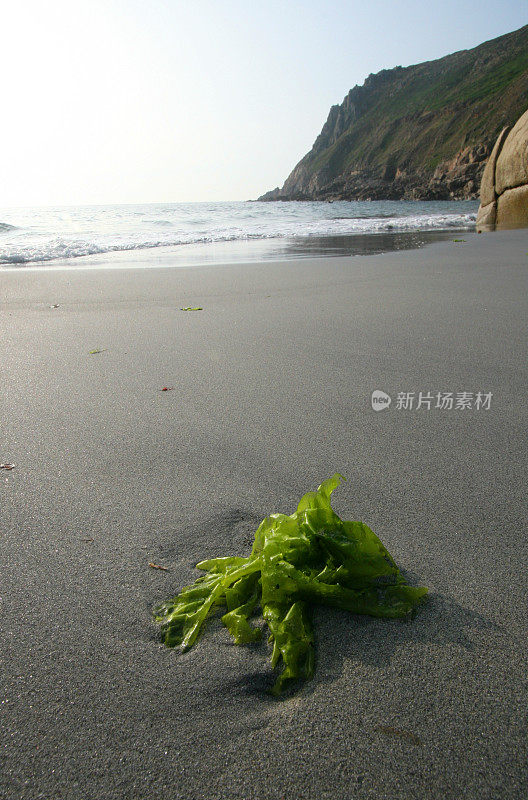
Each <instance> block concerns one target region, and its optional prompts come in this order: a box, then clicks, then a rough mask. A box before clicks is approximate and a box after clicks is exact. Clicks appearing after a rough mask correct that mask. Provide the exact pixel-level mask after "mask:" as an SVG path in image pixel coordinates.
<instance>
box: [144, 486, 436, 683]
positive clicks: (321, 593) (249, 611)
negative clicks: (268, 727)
mask: <svg viewBox="0 0 528 800" xmlns="http://www.w3.org/2000/svg"><path fill="white" fill-rule="evenodd" d="M342 480H345V479H344V478H343V476H342V475H339V474H338V473H336V474H335V475H334V476H333V477H332V478H329V479H328V480H326V481H324V482H323V483H322V484H321V485H320V486H319V488H318V490H317V492H308V494H305V495H304V497H303V498H302V499H301V501H300V503H299V505H298V506H297V511H296V512H295V513H294V514H292V515H291V516H287V515H286V514H271V515H270V516H269V517H266V519H264V520H263V522H262V523H261V524H260V526H259V528H258V530H257V532H256V534H255V542H254V544H253V549H252V550H251V555H250V556H249V557H248V558H238V557H234V558H229V557H228V558H213V559H210V560H208V561H201V562H200V563H199V564H197V567H198V569H201V570H204V571H205V573H206V574H205V575H203V576H202V577H200V578H198V580H196V581H195V582H194V583H193V584H192V586H187V587H185V588H184V589H182V591H181V592H180V593H179V595H177V597H175V598H173V599H172V600H169V601H168V602H167V603H163V604H162V605H160V606H158V607H157V608H156V609H155V616H156V620H157V621H158V622H160V623H161V631H162V636H163V641H164V642H165V644H166V645H167V646H168V647H176V646H180V648H181V650H182V651H183V650H188V649H189V648H190V647H191V646H192V645H193V644H194V642H195V641H196V639H197V637H198V635H199V633H200V631H201V630H202V628H203V626H204V623H205V620H206V618H207V617H208V615H209V614H210V612H211V611H212V610H213V609H214V608H215V607H217V606H225V607H227V613H225V614H224V616H223V617H222V622H223V624H224V625H225V626H226V628H227V629H228V630H229V632H230V634H231V635H232V637H233V639H234V640H235V642H236V644H245V643H248V642H255V641H257V640H258V639H260V637H261V633H262V632H261V629H260V628H256V627H254V626H253V625H251V623H250V619H251V617H252V616H253V615H254V614H255V613H256V611H257V608H259V607H260V609H261V611H262V616H263V617H264V619H265V621H266V623H267V625H268V628H269V631H270V637H269V641H270V642H273V652H272V656H271V663H272V666H273V667H277V666H279V664H280V663H282V666H283V669H282V671H281V672H280V674H279V676H278V678H277V680H276V682H275V684H274V686H273V688H272V690H271V691H272V693H273V694H274V695H279V694H280V693H281V692H282V691H283V690H284V688H285V687H286V686H287V685H288V684H289V683H290V682H291V681H295V680H309V679H310V678H311V677H312V676H313V674H314V665H315V658H314V634H313V626H312V610H313V607H314V606H315V605H316V604H319V603H321V604H323V605H327V606H333V607H335V608H342V609H345V610H347V611H351V612H352V613H354V614H369V615H370V616H373V617H387V618H391V619H393V618H396V617H406V616H408V615H410V614H411V613H412V612H413V611H414V609H415V608H416V607H417V606H418V604H419V603H420V602H422V601H423V600H424V599H425V596H426V594H427V589H426V588H425V587H412V586H408V585H407V583H406V582H405V580H404V578H403V576H402V575H401V572H400V570H399V569H398V567H397V566H396V564H395V562H394V559H393V558H392V556H391V555H390V553H389V552H388V550H387V549H386V548H385V547H384V546H383V544H382V543H381V541H380V540H379V539H378V537H377V536H376V535H375V534H374V533H373V532H372V531H371V530H370V528H369V527H367V525H365V524H364V523H363V522H350V521H345V520H341V519H340V518H339V517H338V516H337V514H336V513H335V512H334V511H333V510H332V507H331V505H330V496H331V494H332V492H333V491H334V489H335V488H336V487H337V486H339V484H340V483H341V481H342Z"/></svg>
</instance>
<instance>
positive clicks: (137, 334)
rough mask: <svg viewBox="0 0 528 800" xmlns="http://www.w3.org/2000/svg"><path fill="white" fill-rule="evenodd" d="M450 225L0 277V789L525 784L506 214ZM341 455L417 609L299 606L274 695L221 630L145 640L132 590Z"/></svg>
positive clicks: (172, 576)
mask: <svg viewBox="0 0 528 800" xmlns="http://www.w3.org/2000/svg"><path fill="white" fill-rule="evenodd" d="M461 238H463V239H464V241H461V242H454V241H452V240H449V241H442V242H437V243H434V244H431V245H429V246H427V247H425V248H423V249H420V250H413V251H401V252H393V253H387V254H384V255H372V256H357V257H351V258H346V257H334V258H314V259H303V260H291V261H287V262H283V263H282V262H270V263H263V264H255V263H252V264H248V265H244V264H236V265H223V266H204V267H197V266H194V267H192V268H185V267H178V268H170V253H167V254H166V256H165V254H164V253H163V252H162V251H158V252H157V253H156V255H155V257H156V259H157V260H158V262H159V263H160V266H163V267H166V268H159V269H158V268H151V269H139V268H137V269H133V268H130V269H123V268H120V269H91V270H90V269H80V268H78V267H77V268H75V269H72V270H66V269H65V270H56V271H53V270H46V269H35V270H18V269H7V270H5V271H3V272H1V273H0V284H1V286H2V313H1V325H2V359H1V363H0V369H1V386H2V416H1V449H0V462H2V463H13V464H15V468H14V469H13V470H11V471H7V470H0V484H1V497H2V500H1V509H0V541H1V585H0V596H1V613H0V628H1V631H0V641H1V648H0V651H1V663H0V675H1V685H2V698H1V705H0V709H1V717H0V720H1V723H0V724H1V727H0V730H1V747H0V752H1V764H0V797H1V798H2V800H37V798H42V799H43V800H125V799H126V800H180V799H181V800H198V799H202V798H203V800H261V799H262V800H282V799H283V798H292V799H293V800H325V799H326V798H328V800H349V799H352V798H354V799H355V798H358V800H363V799H365V800H367V798H369V799H370V798H372V800H374V798H375V799H376V800H410V798H413V800H428V799H429V798H435V799H436V798H438V800H451V799H453V800H455V799H456V800H459V799H460V798H466V800H499V799H500V800H513V799H514V798H515V800H517V799H519V800H520V798H525V797H526V796H527V794H528V767H527V749H528V748H527V738H526V721H527V685H528V682H527V661H528V659H527V658H526V634H527V628H528V614H527V604H526V590H527V582H526V566H527V565H526V534H525V529H526V522H525V520H526V505H525V495H526V475H527V473H526V422H527V420H526V417H527V413H526V407H527V406H526V391H527V381H526V352H527V350H526V319H527V310H528V309H527V305H528V302H527V297H528V294H527V273H528V255H527V251H528V231H526V230H525V231H511V232H510V231H508V232H503V233H495V234H485V235H482V236H477V235H476V234H472V233H468V234H464V235H463V237H461ZM164 259H166V263H161V262H163V260H164ZM109 264H111V260H109ZM120 266H121V267H122V264H121V265H120ZM55 304H57V305H58V307H57V308H52V307H51V306H53V305H55ZM185 306H202V307H203V311H200V312H194V313H185V312H182V311H180V308H181V307H185ZM94 349H100V350H101V351H102V352H100V353H96V354H89V351H90V350H94ZM164 386H166V387H173V388H172V391H170V392H162V391H161V389H162V387H164ZM375 389H379V390H383V391H384V392H386V393H388V394H389V395H390V396H391V397H392V403H391V406H390V407H389V408H388V409H386V410H384V411H382V412H379V413H375V412H374V411H373V410H372V408H371V393H372V392H373V390H375ZM413 392H414V393H415V398H414V404H415V405H416V401H417V398H418V393H419V392H422V393H424V394H425V393H428V392H429V393H431V394H432V395H434V397H435V398H436V394H437V393H438V392H443V393H445V392H453V393H454V394H455V397H456V393H459V392H468V393H472V394H473V398H472V399H473V408H466V409H456V408H453V409H451V410H449V409H443V410H442V409H437V408H435V407H434V403H433V404H432V407H431V408H430V409H429V410H427V408H426V407H423V406H422V408H420V409H418V410H416V408H413V409H405V408H398V402H397V397H398V394H399V393H413ZM478 392H481V393H482V394H489V393H491V395H492V397H491V400H490V402H489V408H478V409H477V408H475V407H474V405H475V398H476V395H477V393H478ZM336 471H338V472H341V473H343V474H344V475H345V476H346V477H347V482H346V483H344V484H343V485H342V486H341V487H340V488H339V489H338V490H337V491H336V492H335V494H334V500H333V503H334V507H335V509H336V511H337V513H338V514H340V515H341V516H342V517H343V518H347V519H360V520H363V521H364V522H365V523H367V524H368V525H369V526H370V527H371V528H372V529H373V530H374V531H375V532H376V533H377V534H378V536H379V537H380V538H381V540H382V541H383V543H384V544H385V545H386V546H387V548H388V549H389V550H390V552H391V553H392V555H393V556H394V558H395V559H396V562H397V563H398V565H399V566H400V567H401V568H402V569H403V570H404V571H405V573H406V575H407V577H408V578H409V580H410V581H411V582H412V583H414V584H416V585H425V586H428V587H429V590H430V599H429V601H428V603H427V604H426V605H424V606H423V608H422V609H421V610H420V611H419V613H418V614H417V616H416V617H415V619H414V620H412V621H406V622H401V621H385V620H375V619H370V618H366V617H356V616H352V615H349V614H347V613H344V612H339V611H334V610H329V609H323V608H320V609H318V610H317V611H316V615H315V628H316V636H317V650H316V658H317V665H316V673H315V678H314V679H313V680H312V681H311V682H309V683H307V684H305V685H304V686H303V687H301V689H300V691H299V692H298V693H297V694H296V695H294V696H292V697H288V698H287V699H285V700H281V701H277V700H275V699H273V698H272V697H270V696H269V695H268V694H266V689H267V688H268V687H269V686H270V683H271V681H272V675H271V669H270V664H269V656H270V652H269V649H268V647H267V645H266V644H265V642H264V643H262V644H260V645H258V646H250V647H247V646H246V647H238V646H235V645H233V644H232V643H231V641H230V638H229V635H228V633H227V631H226V629H225V628H223V627H222V625H221V623H220V621H219V620H218V619H216V620H214V619H213V620H212V621H211V622H210V623H209V624H208V627H207V630H206V633H205V635H204V636H203V637H202V638H201V639H200V640H199V642H198V643H197V644H196V646H195V647H194V648H193V649H191V650H190V651H189V652H187V653H185V654H183V655H180V654H178V653H177V652H175V651H172V650H169V649H167V648H165V647H164V646H163V645H162V644H161V643H160V641H159V636H158V631H157V628H156V626H155V624H154V622H153V620H152V616H151V610H152V607H153V606H154V605H155V604H156V603H158V602H160V601H162V600H165V599H167V598H169V597H171V596H173V595H174V594H175V593H176V592H177V590H178V589H179V588H181V587H182V586H183V585H186V584H188V583H190V582H192V581H193V580H194V579H195V578H196V577H197V575H198V573H197V571H196V570H195V569H194V565H195V564H196V562H197V561H199V560H201V559H204V558H207V557H212V556H215V555H244V554H246V553H248V552H249V549H250V547H251V543H252V540H253V535H254V532H255V530H256V528H257V526H258V524H259V522H260V521H261V519H262V518H263V517H264V516H266V515H267V514H269V513H272V512H278V511H282V512H286V513H291V512H292V511H293V510H294V509H295V507H296V504H297V502H298V500H299V499H300V497H301V496H302V494H304V493H305V492H306V491H308V490H310V489H314V488H316V487H317V485H318V484H319V483H320V482H321V481H322V480H324V479H325V478H327V477H329V476H330V475H332V474H333V473H334V472H336ZM149 562H153V563H155V564H159V565H163V566H166V567H167V568H168V571H161V570H155V569H152V568H150V567H149Z"/></svg>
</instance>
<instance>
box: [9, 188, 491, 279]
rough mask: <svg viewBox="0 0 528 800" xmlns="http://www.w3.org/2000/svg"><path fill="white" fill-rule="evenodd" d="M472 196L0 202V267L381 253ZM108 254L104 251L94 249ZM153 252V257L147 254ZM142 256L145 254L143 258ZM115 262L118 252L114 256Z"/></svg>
mask: <svg viewBox="0 0 528 800" xmlns="http://www.w3.org/2000/svg"><path fill="white" fill-rule="evenodd" d="M477 209H478V202H477V201H453V202H449V201H439V202H410V201H376V202H345V201H342V202H333V203H320V202H317V203H315V202H314V203H311V202H301V203H259V202H231V203H159V204H147V205H119V206H118V205H114V206H78V207H76V206H64V207H56V208H10V209H0V269H7V268H17V267H19V268H20V267H23V266H26V265H27V266H33V267H38V266H39V265H41V266H50V265H53V264H61V265H63V266H85V265H86V264H89V263H97V264H98V265H99V266H100V265H102V264H103V263H110V264H112V263H116V262H115V259H114V260H113V261H112V258H111V257H110V254H117V253H124V254H126V253H128V254H129V255H132V253H131V251H134V254H135V256H136V259H137V255H138V254H139V253H141V254H143V255H145V256H152V254H153V253H154V251H156V252H157V255H158V256H159V257H158V258H157V259H156V262H159V261H160V257H163V255H165V254H167V253H168V252H169V249H170V252H171V254H172V255H173V256H174V254H176V256H177V258H178V259H179V261H180V262H181V263H190V264H192V263H209V262H214V261H226V260H228V261H229V260H243V259H247V260H267V259H274V258H288V257H295V258H297V257H303V256H311V255H336V254H339V255H343V254H351V255H353V254H357V253H367V252H383V251H385V250H390V249H400V248H404V247H416V246H420V245H421V244H424V243H425V242H426V241H428V240H429V239H430V238H431V237H433V238H443V237H444V236H446V235H447V234H453V233H456V232H463V231H471V230H474V228H475V220H476V214H477ZM104 255H106V256H108V258H107V259H101V258H98V259H96V260H95V262H94V258H93V257H94V256H98V257H100V256H104ZM151 260H152V259H151ZM143 261H144V263H145V264H146V263H148V258H144V259H143ZM121 262H123V259H121Z"/></svg>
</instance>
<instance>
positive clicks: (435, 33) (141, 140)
mask: <svg viewBox="0 0 528 800" xmlns="http://www.w3.org/2000/svg"><path fill="white" fill-rule="evenodd" d="M498 10H500V13H498ZM525 24H528V3H527V2H526V0H515V2H514V1H513V0H501V1H500V3H497V0H493V2H488V0H479V2H478V3H477V2H476V0H473V2H467V1H466V0H443V2H441V3H438V2H437V3H434V4H433V5H426V4H425V3H424V2H423V0H409V1H408V2H402V1H401V0H399V2H397V1H395V0H369V2H365V0H361V2H356V0H352V1H351V2H345V1H344V0H326V2H325V1H324V0H292V1H291V2H289V0H282V1H281V2H276V0H89V2H87V0H84V1H83V2H79V0H47V2H46V3H43V2H42V0H17V2H16V3H14V2H11V3H9V6H8V7H7V8H6V9H4V10H3V12H2V43H1V47H0V69H1V74H2V88H1V94H0V96H1V99H2V106H3V115H2V125H0V154H1V161H0V163H1V164H2V167H1V172H0V207H10V206H34V205H40V206H53V205H84V204H107V203H108V204H110V203H148V202H185V201H216V200H247V199H254V198H256V197H257V196H258V195H260V194H262V193H263V192H265V191H267V190H268V189H272V188H274V187H275V186H277V185H282V184H283V182H284V180H285V179H286V177H287V176H288V174H289V173H290V171H291V170H292V169H293V167H294V166H295V164H296V163H297V162H298V161H299V160H300V158H302V156H303V155H304V154H305V153H307V152H308V150H310V148H311V146H312V144H313V142H314V140H315V138H316V136H317V135H318V133H319V132H320V130H321V128H322V126H323V124H324V122H325V120H326V117H327V116H328V112H329V110H330V106H331V105H333V104H335V103H341V102H342V100H343V98H344V96H345V95H346V94H347V92H348V91H349V89H351V88H352V86H354V85H355V84H362V83H363V81H364V80H365V78H366V77H367V76H368V75H369V73H372V72H378V71H379V70H380V69H384V68H390V67H394V66H397V65H401V66H408V65H409V64H416V63H419V62H421V61H428V60H432V59H435V58H440V57H442V56H444V55H447V54H448V53H451V52H455V51H456V50H462V49H467V48H471V47H475V46H476V45H478V44H480V43H481V42H484V41H487V40H489V39H493V38H495V37H497V36H500V35H501V34H503V33H508V32H509V31H512V30H515V29H517V28H520V27H521V26H523V25H525Z"/></svg>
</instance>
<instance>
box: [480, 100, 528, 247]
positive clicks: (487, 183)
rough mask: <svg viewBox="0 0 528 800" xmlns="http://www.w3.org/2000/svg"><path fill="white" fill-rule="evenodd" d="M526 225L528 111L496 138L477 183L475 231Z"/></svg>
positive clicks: (527, 213)
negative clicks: (479, 180) (478, 194)
mask: <svg viewBox="0 0 528 800" xmlns="http://www.w3.org/2000/svg"><path fill="white" fill-rule="evenodd" d="M526 227H528V111H525V113H524V114H523V115H522V116H521V117H520V118H519V119H518V120H517V122H516V123H515V125H514V126H513V128H511V129H510V128H504V129H503V130H502V131H501V132H500V134H499V137H498V139H497V141H496V142H495V146H494V148H493V150H492V152H491V155H490V157H489V160H488V163H487V164H486V168H485V169H484V174H483V175H482V182H481V185H480V208H479V210H478V214H477V231H478V232H479V233H482V232H483V231H494V230H498V229H501V228H502V229H506V228H526Z"/></svg>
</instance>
